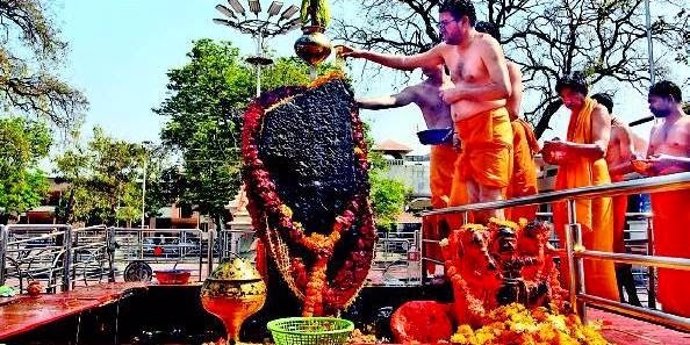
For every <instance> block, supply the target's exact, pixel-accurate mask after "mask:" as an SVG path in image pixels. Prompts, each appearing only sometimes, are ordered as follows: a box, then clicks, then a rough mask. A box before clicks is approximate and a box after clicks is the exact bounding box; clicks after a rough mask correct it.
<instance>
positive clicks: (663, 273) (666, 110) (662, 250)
mask: <svg viewBox="0 0 690 345" xmlns="http://www.w3.org/2000/svg"><path fill="white" fill-rule="evenodd" d="M648 103H649V110H650V111H651V112H652V113H653V114H654V116H656V117H657V118H660V119H663V121H662V122H661V123H660V124H657V125H655V126H654V128H652V132H651V136H650V139H649V149H648V151H647V154H648V160H647V161H646V163H647V164H646V165H647V166H646V168H645V169H639V170H638V171H640V172H643V173H647V174H649V175H667V174H673V173H678V172H687V171H690V116H687V115H686V114H685V113H684V112H683V108H682V104H683V100H682V93H681V91H680V88H679V87H678V86H677V85H676V84H674V83H672V82H670V81H661V82H658V83H656V84H654V85H653V86H652V87H651V89H650V90H649V96H648ZM688 200H690V190H687V189H686V190H678V191H672V192H663V193H656V194H652V212H653V214H654V217H653V218H652V221H653V225H654V251H655V252H654V254H655V255H659V256H668V257H676V258H690V246H689V245H688V243H690V231H688V229H687V224H688V222H689V221H690V212H688V210H687V205H688ZM688 280H690V272H688V271H679V270H673V269H668V268H659V291H658V299H659V302H661V307H662V309H663V310H664V311H666V312H669V313H672V314H675V315H679V316H683V317H690V303H688V301H687V299H686V298H683V296H684V295H685V293H686V289H687V288H686V284H687V282H688Z"/></svg>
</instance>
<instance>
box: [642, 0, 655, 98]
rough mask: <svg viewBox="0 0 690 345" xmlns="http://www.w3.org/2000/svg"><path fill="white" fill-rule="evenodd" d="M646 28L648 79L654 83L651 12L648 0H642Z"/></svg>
mask: <svg viewBox="0 0 690 345" xmlns="http://www.w3.org/2000/svg"><path fill="white" fill-rule="evenodd" d="M644 5H645V17H646V23H645V26H646V29H647V56H648V58H649V81H650V82H651V84H652V85H653V84H654V42H653V41H652V14H651V11H650V9H649V0H645V1H644Z"/></svg>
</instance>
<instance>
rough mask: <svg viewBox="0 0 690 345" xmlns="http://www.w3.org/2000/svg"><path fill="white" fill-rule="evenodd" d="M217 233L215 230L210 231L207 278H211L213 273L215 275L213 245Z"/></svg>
mask: <svg viewBox="0 0 690 345" xmlns="http://www.w3.org/2000/svg"><path fill="white" fill-rule="evenodd" d="M215 235H216V231H215V230H210V229H209V231H208V253H207V259H206V260H207V261H208V262H207V266H206V272H207V273H208V275H207V276H209V277H210V276H211V273H213V245H214V242H215V237H216V236H215Z"/></svg>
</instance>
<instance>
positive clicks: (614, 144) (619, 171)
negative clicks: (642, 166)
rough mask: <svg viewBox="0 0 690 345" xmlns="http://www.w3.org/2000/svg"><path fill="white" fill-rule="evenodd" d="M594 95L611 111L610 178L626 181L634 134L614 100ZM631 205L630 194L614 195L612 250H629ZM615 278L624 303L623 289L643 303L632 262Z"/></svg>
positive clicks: (621, 266)
mask: <svg viewBox="0 0 690 345" xmlns="http://www.w3.org/2000/svg"><path fill="white" fill-rule="evenodd" d="M592 99H593V100H595V101H597V103H599V104H601V105H603V106H604V107H606V110H608V112H609V114H611V137H610V139H609V146H608V148H607V149H606V157H605V158H606V164H607V165H608V169H609V174H610V175H611V182H619V181H623V176H624V175H625V174H627V173H630V172H632V171H633V169H632V164H630V162H631V161H632V160H633V159H634V158H635V148H634V146H633V135H632V132H631V131H630V127H628V126H626V125H625V123H623V121H621V120H619V119H618V118H616V117H615V116H613V100H612V99H611V96H609V95H607V94H605V93H598V94H596V95H592ZM627 209H628V196H627V195H619V196H615V197H613V250H614V252H616V253H626V252H627V250H626V248H625V236H624V234H625V214H626V212H627ZM616 280H617V282H618V297H619V298H620V301H621V302H623V303H625V302H626V300H625V296H624V294H623V289H625V292H626V293H627V294H628V300H627V303H630V304H632V305H636V306H638V307H641V306H642V304H641V303H640V299H639V298H638V297H637V289H636V288H635V281H634V279H633V275H632V265H630V264H616Z"/></svg>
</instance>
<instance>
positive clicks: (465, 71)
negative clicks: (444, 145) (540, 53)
mask: <svg viewBox="0 0 690 345" xmlns="http://www.w3.org/2000/svg"><path fill="white" fill-rule="evenodd" d="M475 22H476V13H475V10H474V5H473V4H472V1H470V0H446V1H444V3H443V4H442V5H441V8H440V9H439V29H440V31H441V36H442V37H443V40H444V42H442V43H440V44H438V45H436V46H434V47H433V48H431V49H430V50H429V51H427V52H424V53H421V54H417V55H412V56H398V55H389V54H381V53H376V52H371V51H365V50H359V49H354V48H351V47H341V48H342V49H341V55H342V56H343V57H355V58H364V59H367V60H370V61H373V62H375V63H379V64H381V65H384V66H388V67H392V68H396V69H403V70H409V69H414V68H418V67H429V68H431V67H434V66H437V65H440V64H445V65H446V66H448V68H449V69H450V71H451V80H452V82H453V84H454V87H451V88H448V89H445V90H442V91H441V92H440V93H439V95H440V97H441V98H442V99H443V101H444V102H446V103H448V104H450V107H451V115H452V118H453V121H454V125H455V129H456V131H457V132H458V136H459V137H460V140H461V145H462V148H461V149H462V153H461V157H460V159H459V161H458V163H459V164H458V165H457V168H456V172H455V173H456V174H460V175H461V176H462V177H463V180H465V182H466V186H467V192H468V193H469V201H470V202H485V201H495V200H503V199H504V198H505V196H504V192H505V189H506V187H508V183H509V179H510V175H511V172H512V171H511V169H510V167H511V165H512V143H513V133H512V129H511V125H510V119H509V116H508V111H507V110H506V108H505V107H506V100H507V99H508V98H509V97H510V92H511V85H510V78H509V75H508V67H507V66H506V61H505V58H504V57H503V51H502V49H501V47H500V46H499V44H498V42H496V40H495V39H494V38H493V37H491V36H490V35H487V34H482V33H479V32H477V31H476V30H475V29H474V24H475ZM454 194H455V193H454ZM451 199H454V198H453V197H452V198H451ZM454 204H456V200H451V205H454ZM490 215H492V216H498V217H501V218H502V217H503V212H502V211H500V210H496V211H492V212H490V214H489V216H490Z"/></svg>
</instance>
